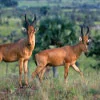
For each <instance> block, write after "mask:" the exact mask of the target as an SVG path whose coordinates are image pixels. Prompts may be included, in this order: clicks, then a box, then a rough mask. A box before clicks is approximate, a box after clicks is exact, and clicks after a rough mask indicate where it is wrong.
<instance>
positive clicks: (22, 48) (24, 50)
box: [0, 14, 36, 87]
mask: <svg viewBox="0 0 100 100" xmlns="http://www.w3.org/2000/svg"><path fill="white" fill-rule="evenodd" d="M35 21H36V16H35V17H34V21H33V22H32V23H31V24H30V23H29V22H28V20H27V19H26V14H25V24H26V26H27V27H26V33H27V38H23V39H20V40H19V41H17V42H16V43H9V44H3V45H0V61H5V62H15V61H19V85H20V87H22V70H23V68H24V75H25V76H24V79H25V84H26V85H28V79H27V72H28V69H27V64H28V60H29V58H30V56H31V55H32V51H33V49H34V46H35V32H36V31H35V28H34V27H33V25H32V24H33V23H34V22H35Z"/></svg>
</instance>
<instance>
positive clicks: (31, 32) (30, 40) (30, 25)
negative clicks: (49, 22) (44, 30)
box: [25, 14, 36, 46]
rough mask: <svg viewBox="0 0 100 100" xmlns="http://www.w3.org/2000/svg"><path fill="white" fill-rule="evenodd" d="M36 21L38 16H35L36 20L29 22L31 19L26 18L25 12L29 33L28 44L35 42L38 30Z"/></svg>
mask: <svg viewBox="0 0 100 100" xmlns="http://www.w3.org/2000/svg"><path fill="white" fill-rule="evenodd" d="M35 21H36V16H34V20H33V21H32V23H29V21H28V20H27V18H26V14H25V24H26V32H27V35H28V45H29V46H30V45H32V44H33V42H34V41H33V40H34V38H35V33H36V30H35V28H34V26H33V24H34V23H35Z"/></svg>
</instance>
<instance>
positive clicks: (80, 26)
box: [80, 26, 84, 42]
mask: <svg viewBox="0 0 100 100" xmlns="http://www.w3.org/2000/svg"><path fill="white" fill-rule="evenodd" d="M80 27H81V37H82V42H83V41H84V40H83V36H84V35H83V26H80Z"/></svg>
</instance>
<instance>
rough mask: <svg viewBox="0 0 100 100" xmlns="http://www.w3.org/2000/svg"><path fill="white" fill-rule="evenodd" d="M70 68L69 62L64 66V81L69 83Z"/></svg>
mask: <svg viewBox="0 0 100 100" xmlns="http://www.w3.org/2000/svg"><path fill="white" fill-rule="evenodd" d="M68 70H69V64H68V63H66V64H65V66H64V81H65V82H66V83H67V80H66V78H67V76H68Z"/></svg>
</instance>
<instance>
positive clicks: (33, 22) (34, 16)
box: [32, 15, 36, 24]
mask: <svg viewBox="0 0 100 100" xmlns="http://www.w3.org/2000/svg"><path fill="white" fill-rule="evenodd" d="M35 22H36V15H34V20H33V21H32V24H34V23H35Z"/></svg>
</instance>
